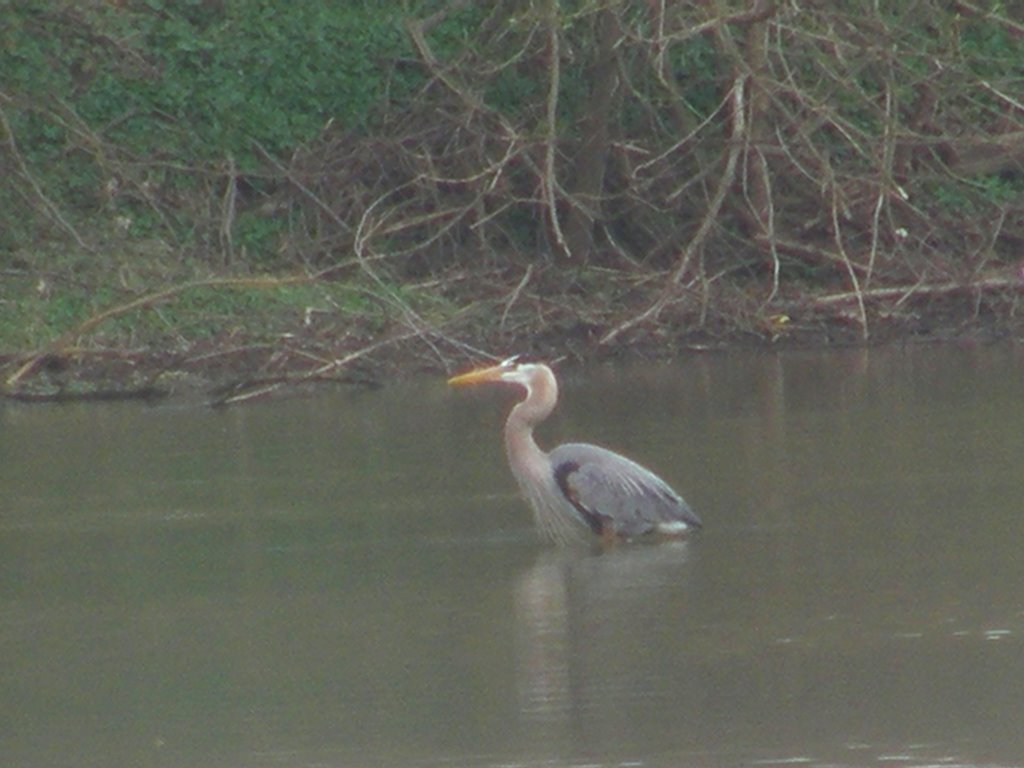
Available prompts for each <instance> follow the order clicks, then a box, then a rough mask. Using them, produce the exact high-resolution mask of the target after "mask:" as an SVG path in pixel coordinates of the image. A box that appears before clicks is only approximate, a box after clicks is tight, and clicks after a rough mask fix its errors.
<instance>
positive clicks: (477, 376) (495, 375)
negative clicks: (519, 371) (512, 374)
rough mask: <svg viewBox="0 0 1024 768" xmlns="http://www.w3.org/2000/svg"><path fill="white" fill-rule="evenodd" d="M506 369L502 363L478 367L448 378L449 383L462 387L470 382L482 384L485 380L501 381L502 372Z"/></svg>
mask: <svg viewBox="0 0 1024 768" xmlns="http://www.w3.org/2000/svg"><path fill="white" fill-rule="evenodd" d="M505 371H506V369H505V368H504V367H502V366H500V365H490V366H488V367H486V368H477V369H476V370H474V371H469V372H468V373H460V374H459V375H458V376H452V377H451V378H450V379H448V384H449V385H451V386H453V387H461V386H465V385H469V384H482V383H483V382H485V381H501V374H503V373H504V372H505Z"/></svg>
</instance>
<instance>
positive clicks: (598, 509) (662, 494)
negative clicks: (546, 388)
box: [551, 443, 701, 536]
mask: <svg viewBox="0 0 1024 768" xmlns="http://www.w3.org/2000/svg"><path fill="white" fill-rule="evenodd" d="M551 463H552V467H553V468H554V473H555V482H556V483H557V484H558V487H559V489H560V490H561V491H562V493H563V495H564V496H565V498H566V499H567V500H568V501H569V503H570V504H572V505H573V506H574V507H575V508H576V509H577V511H579V512H580V514H581V515H582V516H583V519H584V520H586V522H587V523H588V524H589V525H590V527H591V528H592V529H594V530H595V531H598V532H600V531H601V530H602V529H603V528H604V527H605V526H606V525H608V524H611V525H612V526H613V528H614V529H615V530H616V531H617V532H619V533H621V534H624V535H626V536H638V535H641V534H644V533H648V532H650V531H652V530H655V529H656V528H658V527H659V526H662V525H672V524H677V525H678V524H679V523H685V524H686V525H688V526H690V527H694V528H699V527H700V525H701V522H700V518H699V517H697V515H696V514H695V513H694V512H693V510H691V509H690V507H689V506H688V505H687V503H686V502H685V501H683V500H682V499H681V498H680V497H679V494H677V493H676V492H675V491H674V490H672V488H671V487H670V486H669V485H668V484H667V483H666V482H665V481H664V480H662V479H661V478H660V477H658V476H657V475H655V474H654V473H653V472H651V471H650V470H648V469H645V468H644V467H642V466H640V465H639V464H637V463H636V462H634V461H630V460H629V459H627V458H626V457H625V456H620V455H619V454H617V453H614V452H612V451H609V450H606V449H604V448H600V447H598V446H596V445H587V444H585V443H568V444H566V445H560V446H558V447H557V448H555V449H554V450H553V451H552V452H551Z"/></svg>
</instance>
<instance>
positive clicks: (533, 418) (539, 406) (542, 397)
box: [505, 366, 558, 475]
mask: <svg viewBox="0 0 1024 768" xmlns="http://www.w3.org/2000/svg"><path fill="white" fill-rule="evenodd" d="M525 386H526V397H525V398H524V399H523V400H522V401H520V402H519V403H517V404H516V406H515V407H514V408H513V409H512V412H511V413H510V414H509V415H508V420H507V421H506V422H505V451H506V452H507V453H508V460H509V464H510V465H511V466H512V469H513V470H514V471H515V473H516V475H520V474H523V473H525V474H535V473H536V472H543V471H545V470H546V468H547V454H545V453H544V451H542V450H541V449H540V448H539V447H538V446H537V443H536V441H535V440H534V439H533V428H534V427H535V426H536V425H537V424H540V423H541V422H542V421H544V419H546V418H547V417H548V416H549V415H551V412H552V411H553V410H554V409H555V404H556V403H557V402H558V384H557V383H556V381H555V375H554V374H553V373H552V372H551V370H550V369H549V368H548V367H547V366H537V370H536V373H535V375H534V376H532V377H531V378H530V383H529V384H527V385H525Z"/></svg>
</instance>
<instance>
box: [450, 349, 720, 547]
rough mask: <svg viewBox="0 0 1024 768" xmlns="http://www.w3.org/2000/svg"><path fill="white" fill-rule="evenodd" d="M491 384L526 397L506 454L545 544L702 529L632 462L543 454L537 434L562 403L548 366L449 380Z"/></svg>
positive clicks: (512, 418)
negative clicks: (594, 536)
mask: <svg viewBox="0 0 1024 768" xmlns="http://www.w3.org/2000/svg"><path fill="white" fill-rule="evenodd" d="M490 382H496V383H506V384H513V385H516V386H519V387H521V388H522V389H524V390H525V391H526V397H525V398H523V399H522V400H520V401H519V402H518V403H517V404H516V405H515V406H514V407H513V408H512V411H511V413H509V415H508V420H507V421H506V422H505V452H506V454H507V456H508V463H509V466H510V467H511V468H512V474H513V475H515V478H516V481H517V482H518V484H519V489H520V491H521V492H522V495H523V496H524V497H525V498H526V500H527V501H528V502H529V504H530V507H531V508H532V510H533V518H534V522H535V523H536V525H537V528H538V529H539V530H540V532H541V533H542V534H543V535H544V536H545V537H546V538H548V539H550V540H552V541H554V542H557V543H566V542H568V541H570V540H572V539H576V538H580V537H581V536H582V535H585V532H586V529H588V528H589V529H590V530H591V531H592V532H593V533H595V534H597V535H599V536H600V537H601V538H602V539H603V540H604V541H606V542H609V543H610V542H614V541H617V540H620V539H627V540H629V539H635V538H638V537H642V536H647V535H648V534H655V535H658V536H663V537H673V538H677V537H680V536H685V535H687V534H690V533H692V532H693V531H695V530H696V529H699V528H700V527H701V520H700V518H699V517H698V516H697V514H696V513H695V512H694V511H693V510H692V509H690V507H689V505H688V504H687V503H686V502H685V501H683V499H682V497H680V495H679V494H678V493H676V492H675V491H674V490H673V489H672V487H671V486H669V484H668V483H666V482H665V481H664V480H662V479H661V478H660V477H658V476H657V475H656V474H654V473H653V472H651V470H649V469H647V468H645V467H642V466H640V465H639V464H637V463H636V462H635V461H632V460H631V459H627V458H626V457H625V456H622V455H620V454H618V453H615V452H614V451H610V450H608V449H607V448H601V447H600V446H597V445H590V444H588V443H566V444H564V445H560V446H558V447H557V448H554V449H553V450H551V451H550V452H545V451H543V450H541V448H540V447H539V446H538V445H537V443H536V441H535V440H534V438H533V428H534V427H536V426H537V425H538V424H540V423H541V422H542V421H544V419H546V418H547V417H548V416H550V415H551V412H552V411H553V410H554V409H555V405H556V404H557V402H558V381H557V379H555V374H554V373H553V372H552V370H551V368H549V367H548V366H547V365H544V364H543V363H528V362H520V361H519V358H518V356H516V357H511V358H509V359H508V360H505V361H504V362H501V363H499V364H498V365H491V366H487V367H483V368H477V369H475V370H471V371H469V372H468V373H463V374H460V375H458V376H454V377H452V378H450V379H449V380H448V384H450V385H452V386H465V385H472V384H484V383H490Z"/></svg>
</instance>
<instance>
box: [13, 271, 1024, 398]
mask: <svg viewBox="0 0 1024 768" xmlns="http://www.w3.org/2000/svg"><path fill="white" fill-rule="evenodd" d="M21 277H22V280H21V283H22V288H23V295H22V296H20V297H15V298H14V299H13V300H14V301H20V302H21V303H22V305H24V304H25V303H30V302H31V303H34V304H35V306H34V307H28V308H26V307H24V306H23V307H22V308H23V310H25V311H28V310H32V309H34V311H36V312H37V313H42V314H43V315H46V316H52V315H53V314H54V312H55V311H56V309H55V306H54V305H56V306H57V307H59V306H61V305H71V304H75V303H77V304H78V305H79V306H82V307H84V306H86V305H88V306H89V307H90V309H89V311H80V312H79V315H78V317H77V318H76V319H75V321H74V322H68V323H66V325H65V327H64V328H62V329H60V330H59V331H56V332H54V331H50V336H49V337H45V333H46V331H47V330H48V329H49V328H50V325H48V324H43V323H42V322H41V321H38V323H37V327H35V328H34V329H32V333H34V334H35V335H36V337H37V338H36V339H34V343H33V344H31V345H29V344H26V345H24V347H23V348H14V349H10V348H9V349H7V350H5V352H4V354H3V355H2V356H0V373H2V377H3V382H4V391H3V394H4V396H5V397H6V398H7V399H12V400H17V401H22V402H62V401H68V400H115V399H144V400H161V399H166V398H172V397H184V398H189V399H195V400H198V401H201V402H205V403H209V404H219V405H228V404H239V403H243V402H249V401H253V400H258V399H262V398H266V397H274V396H286V395H291V394H295V393H298V392H303V391H307V390H309V389H311V388H317V387H326V386H339V385H342V386H360V387H368V386H370V387H372V386H377V385H380V384H382V383H384V382H386V381H389V380H393V379H396V378H402V377H407V376H411V375H419V374H423V373H428V372H429V373H437V374H439V375H441V374H444V373H447V372H450V371H452V370H455V369H458V368H460V367H464V366H466V365H468V364H470V362H472V361H474V360H480V359H485V358H486V357H487V356H488V355H494V356H502V355H507V354H516V353H521V354H528V355H532V356H537V357H540V358H544V359H549V360H561V361H563V364H572V363H585V362H590V361H598V360H601V361H606V360H612V359H630V358H643V359H652V360H665V359H671V358H677V357H681V356H685V355H688V354H697V353H707V352H711V351H715V350H721V349H730V348H766V347H781V348H791V347H809V348H818V347H828V346H837V345H842V346H849V345H877V344H892V343H932V342H944V341H965V342H970V343H986V342H990V341H995V340H1000V339H1007V338H1010V339H1015V340H1018V341H1022V342H1024V312H1022V311H1020V303H1021V301H1022V298H1024V278H1022V276H1021V275H1020V274H1017V273H1014V272H1010V271H1006V272H1003V273H992V274H989V275H986V276H985V277H983V278H979V279H975V280H973V281H969V282H957V281H953V280H934V281H921V282H919V283H917V284H915V285H911V286H901V285H884V286H867V287H864V286H861V287H860V289H859V290H857V291H850V290H843V289H842V287H841V286H840V287H834V286H828V285H817V286H801V287H799V288H798V287H795V286H794V285H793V284H787V285H786V286H784V288H783V289H780V290H777V291H775V293H774V295H772V288H771V285H770V283H765V282H753V281H745V282H740V281H727V280H720V281H717V282H714V283H712V284H708V283H704V284H696V283H693V284H689V285H675V284H673V283H671V282H670V281H668V280H667V279H666V276H665V275H659V274H656V273H650V274H637V273H628V274H627V273H622V272H596V271H594V270H590V271H588V272H586V273H583V272H581V273H578V274H576V275H574V276H573V278H572V280H571V281H569V282H566V273H565V271H564V270H561V271H556V270H554V269H550V270H545V269H533V268H530V267H526V268H524V269H522V270H520V271H518V272H516V271H514V270H511V269H509V270H505V271H503V272H490V273H486V274H477V275H469V274H466V273H463V272H459V273H452V274H449V275H445V276H443V277H441V278H436V277H435V278H433V279H431V280H429V281H424V282H422V283H419V284H410V285H404V286H402V287H401V289H399V288H396V287H388V286H387V285H385V284H383V283H378V284H374V283H372V282H371V281H367V280H365V279H356V280H352V279H349V280H341V279H339V278H338V276H337V275H336V274H332V273H330V272H327V273H321V274H319V275H312V276H308V275H303V276H285V277H281V276H277V277H251V276H245V277H222V278H212V279H210V278H207V279H198V280H191V281H185V282H182V283H178V284H174V285H170V286H167V287H164V288H161V289H159V290H156V291H130V290H123V291H121V292H120V293H118V294H117V295H114V294H111V295H110V296H109V297H107V298H106V299H105V301H94V302H92V303H91V304H89V303H88V302H87V301H86V298H85V297H86V295H89V294H91V295H94V296H95V295H96V293H97V292H98V291H99V287H98V286H91V287H90V288H89V290H88V291H86V292H79V293H78V294H77V295H72V294H71V293H69V292H68V291H67V290H66V286H65V287H64V288H63V289H60V290H58V288H57V287H52V288H48V287H47V286H45V285H44V286H43V288H42V289H40V287H39V286H40V284H41V283H42V282H43V280H42V278H39V277H38V276H35V275H32V276H30V275H29V274H27V273H26V274H25V275H22V276H21ZM33 280H35V285H34V286H32V285H30V284H31V283H32V281H33ZM14 284H17V281H14ZM25 291H31V293H28V294H26V293H24V292H25ZM47 291H49V293H48V294H47ZM11 301H12V299H11V298H8V302H11ZM15 321H16V318H15V317H14V316H13V315H12V313H11V311H8V314H7V322H8V323H11V322H15ZM22 322H23V326H24V325H25V323H27V321H25V320H23V321H22ZM25 330H28V329H25ZM7 337H8V342H7V344H8V346H9V347H10V345H11V341H10V339H12V338H13V331H12V329H11V328H8V329H7Z"/></svg>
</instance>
